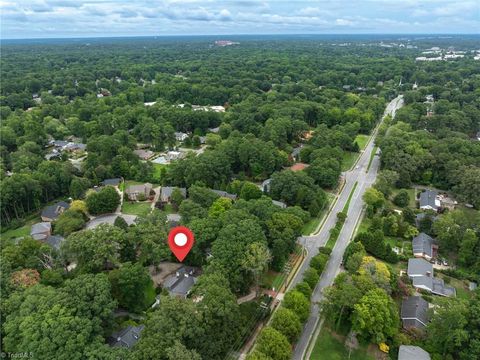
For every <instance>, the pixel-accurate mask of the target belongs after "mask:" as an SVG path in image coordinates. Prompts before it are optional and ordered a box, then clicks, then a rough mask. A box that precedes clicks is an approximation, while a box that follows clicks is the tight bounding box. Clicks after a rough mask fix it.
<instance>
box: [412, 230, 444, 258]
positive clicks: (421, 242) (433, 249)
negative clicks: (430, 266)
mask: <svg viewBox="0 0 480 360" xmlns="http://www.w3.org/2000/svg"><path fill="white" fill-rule="evenodd" d="M412 251H413V256H415V257H423V258H424V259H426V260H431V259H432V258H436V257H437V251H438V245H437V242H436V241H435V239H433V238H432V237H431V236H429V235H427V234H425V233H423V232H422V233H420V234H418V235H417V236H415V237H414V238H413V240H412Z"/></svg>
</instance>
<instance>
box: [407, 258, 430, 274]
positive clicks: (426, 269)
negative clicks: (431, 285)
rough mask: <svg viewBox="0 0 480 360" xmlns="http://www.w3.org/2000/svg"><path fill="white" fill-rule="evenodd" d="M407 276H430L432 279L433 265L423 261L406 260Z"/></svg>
mask: <svg viewBox="0 0 480 360" xmlns="http://www.w3.org/2000/svg"><path fill="white" fill-rule="evenodd" d="M407 273H408V276H424V275H427V274H430V276H432V277H433V265H432V264H430V263H429V262H428V261H426V260H424V259H408V270H407Z"/></svg>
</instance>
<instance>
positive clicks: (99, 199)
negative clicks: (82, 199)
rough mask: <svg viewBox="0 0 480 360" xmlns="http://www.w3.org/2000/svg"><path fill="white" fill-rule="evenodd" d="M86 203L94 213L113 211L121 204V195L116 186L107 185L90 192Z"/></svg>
mask: <svg viewBox="0 0 480 360" xmlns="http://www.w3.org/2000/svg"><path fill="white" fill-rule="evenodd" d="M86 203H87V208H88V212H89V213H90V214H92V215H99V214H106V213H113V212H115V210H116V209H117V207H118V206H119V205H120V195H119V194H118V192H117V190H115V188H114V187H112V186H105V187H103V188H102V189H101V190H99V191H98V192H91V193H90V194H88V195H87V199H86Z"/></svg>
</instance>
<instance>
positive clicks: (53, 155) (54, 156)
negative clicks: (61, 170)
mask: <svg viewBox="0 0 480 360" xmlns="http://www.w3.org/2000/svg"><path fill="white" fill-rule="evenodd" d="M61 158H62V154H61V153H60V152H59V151H58V150H56V149H53V150H52V152H50V153H48V154H47V155H45V160H54V159H61Z"/></svg>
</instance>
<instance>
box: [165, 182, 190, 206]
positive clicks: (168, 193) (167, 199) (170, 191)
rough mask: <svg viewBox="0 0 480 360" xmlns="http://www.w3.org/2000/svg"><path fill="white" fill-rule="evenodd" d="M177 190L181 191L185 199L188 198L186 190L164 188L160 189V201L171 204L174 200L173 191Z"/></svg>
mask: <svg viewBox="0 0 480 360" xmlns="http://www.w3.org/2000/svg"><path fill="white" fill-rule="evenodd" d="M175 189H179V190H180V192H181V193H182V195H183V197H184V198H186V197H187V189H185V188H175V187H171V186H162V188H161V189H160V201H161V202H162V203H165V204H167V203H170V201H171V200H172V199H171V198H172V194H173V191H174V190H175Z"/></svg>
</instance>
